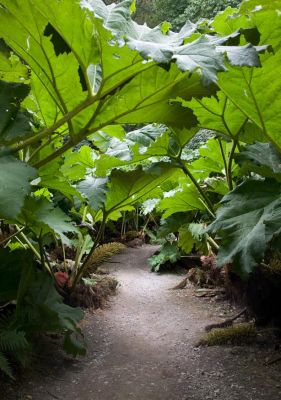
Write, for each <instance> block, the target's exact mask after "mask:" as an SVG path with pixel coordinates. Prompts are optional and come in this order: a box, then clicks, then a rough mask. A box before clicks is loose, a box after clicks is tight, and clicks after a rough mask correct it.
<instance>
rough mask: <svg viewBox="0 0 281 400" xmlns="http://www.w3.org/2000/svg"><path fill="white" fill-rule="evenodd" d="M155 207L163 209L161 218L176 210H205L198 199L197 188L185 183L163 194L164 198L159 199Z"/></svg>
mask: <svg viewBox="0 0 281 400" xmlns="http://www.w3.org/2000/svg"><path fill="white" fill-rule="evenodd" d="M157 209H158V210H162V211H164V212H163V218H167V217H169V216H170V215H172V214H175V213H178V212H187V211H195V210H205V207H204V205H203V204H202V202H201V201H200V197H199V194H198V191H197V189H196V188H195V187H194V186H192V185H189V184H186V185H184V186H183V187H181V188H179V189H177V190H175V191H172V192H168V193H166V194H164V199H163V200H161V201H160V203H159V204H158V207H157Z"/></svg>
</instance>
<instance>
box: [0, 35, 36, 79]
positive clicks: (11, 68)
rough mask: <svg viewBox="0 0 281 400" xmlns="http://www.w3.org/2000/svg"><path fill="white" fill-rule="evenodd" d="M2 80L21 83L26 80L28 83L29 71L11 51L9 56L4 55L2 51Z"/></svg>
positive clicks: (0, 63)
mask: <svg viewBox="0 0 281 400" xmlns="http://www.w3.org/2000/svg"><path fill="white" fill-rule="evenodd" d="M0 48H1V43H0ZM0 80H3V81H6V82H7V81H8V82H19V83H20V82H21V83H22V81H24V80H26V81H28V80H29V69H28V67H27V66H26V65H24V64H23V63H22V62H21V61H20V59H19V58H18V57H17V56H16V55H14V54H11V53H10V52H9V51H8V54H4V53H3V52H2V51H1V49H0Z"/></svg>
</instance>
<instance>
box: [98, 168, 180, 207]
mask: <svg viewBox="0 0 281 400" xmlns="http://www.w3.org/2000/svg"><path fill="white" fill-rule="evenodd" d="M174 172H175V171H174V169H173V168H171V167H169V166H165V165H161V164H160V165H159V166H158V167H157V168H155V169H152V170H149V171H147V172H144V171H142V170H141V169H139V170H135V171H132V172H122V171H117V170H114V171H113V172H112V174H111V178H110V183H109V192H108V194H107V198H106V203H105V211H106V213H107V214H109V213H111V212H113V211H117V210H119V211H120V210H122V209H124V210H125V209H127V207H131V206H132V204H135V203H137V202H138V201H140V200H141V199H143V198H145V196H147V195H148V194H150V193H151V191H152V190H153V189H155V188H157V187H158V186H160V185H162V184H163V183H164V182H166V181H167V180H169V179H171V177H172V175H173V173H174Z"/></svg>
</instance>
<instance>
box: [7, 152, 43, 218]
mask: <svg viewBox="0 0 281 400" xmlns="http://www.w3.org/2000/svg"><path fill="white" fill-rule="evenodd" d="M0 171H1V174H0V218H5V219H12V220H15V218H16V217H17V216H18V214H19V213H20V211H21V208H22V206H23V204H24V199H25V197H26V196H27V195H28V194H29V193H30V192H31V186H30V181H31V180H33V179H35V178H36V170H35V169H34V168H31V167H30V166H28V165H27V164H25V163H23V162H21V161H19V160H17V159H16V158H13V157H10V156H7V157H0Z"/></svg>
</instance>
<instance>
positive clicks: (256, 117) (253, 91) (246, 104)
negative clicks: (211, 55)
mask: <svg viewBox="0 0 281 400" xmlns="http://www.w3.org/2000/svg"><path fill="white" fill-rule="evenodd" d="M247 3H248V2H247ZM247 3H246V4H247ZM252 5H253V3H252ZM259 5H261V7H258V8H257V9H256V10H255V12H253V13H252V14H251V18H252V23H253V24H254V25H255V26H256V27H257V29H258V31H259V32H260V35H261V37H260V45H271V46H272V48H273V50H274V53H268V54H264V55H262V56H261V63H262V68H250V69H248V68H245V67H243V68H233V67H229V68H228V71H227V72H226V73H221V74H219V79H218V85H219V87H220V88H221V90H222V91H223V92H224V94H225V95H226V96H227V97H228V98H229V99H230V101H231V102H232V103H233V104H234V105H235V107H237V109H239V110H240V112H242V113H243V114H244V115H245V117H246V118H248V119H249V120H251V121H252V122H254V124H256V125H257V126H258V127H259V128H260V129H261V130H262V132H263V134H264V135H265V136H266V137H267V138H268V139H270V140H271V141H272V142H273V143H275V144H276V146H277V147H278V148H279V149H280V148H281V140H280V129H279V127H280V118H279V111H278V110H279V109H280V104H281V79H279V75H278V76H277V78H276V79H272V77H273V76H275V73H276V71H278V68H279V66H280V62H281V51H280V48H281V40H280V37H281V36H280V33H281V16H280V13H279V12H277V11H276V9H274V7H273V9H272V7H271V6H270V7H268V6H266V4H265V2H264V1H263V2H262V3H259ZM279 5H280V3H279ZM246 8H247V7H246V6H245V8H242V9H243V10H244V9H246Z"/></svg>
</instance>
